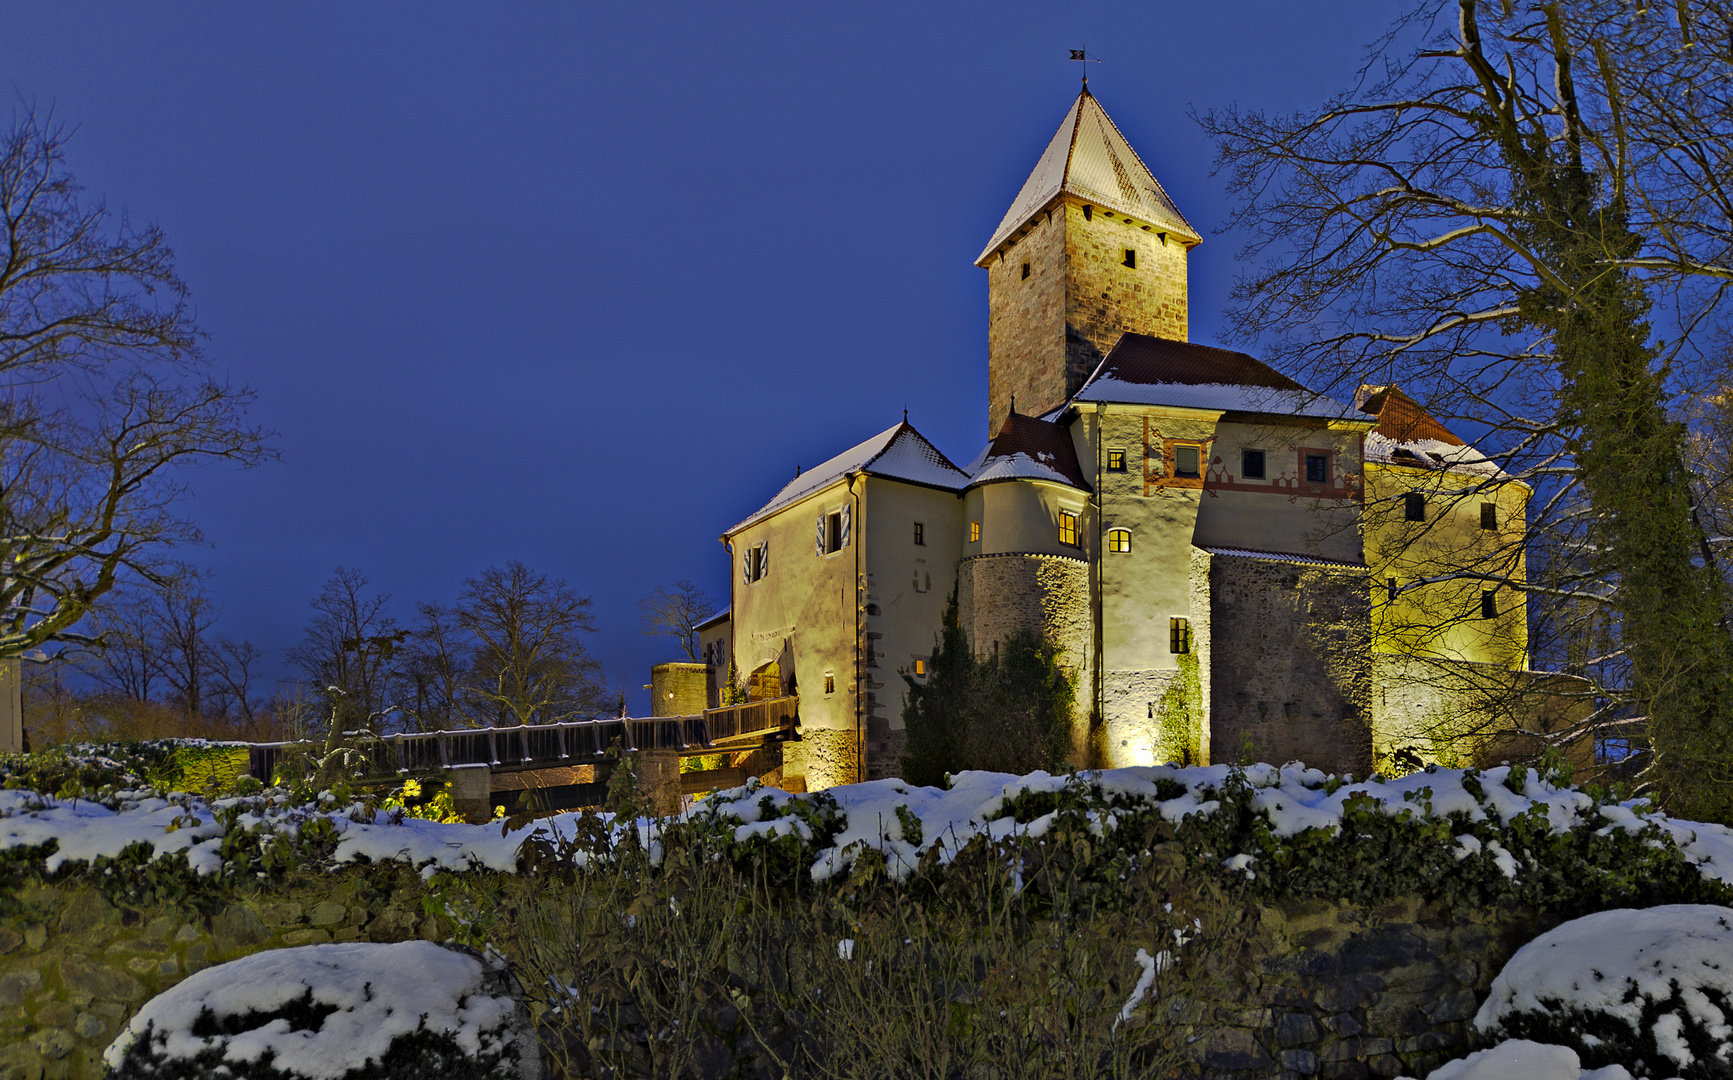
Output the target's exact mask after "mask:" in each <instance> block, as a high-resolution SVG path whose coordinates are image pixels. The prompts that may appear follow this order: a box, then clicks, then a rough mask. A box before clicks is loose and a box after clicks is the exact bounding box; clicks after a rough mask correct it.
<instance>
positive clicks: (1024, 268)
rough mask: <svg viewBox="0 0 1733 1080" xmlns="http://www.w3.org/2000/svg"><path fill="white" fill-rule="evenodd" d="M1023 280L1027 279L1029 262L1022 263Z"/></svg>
mask: <svg viewBox="0 0 1733 1080" xmlns="http://www.w3.org/2000/svg"><path fill="white" fill-rule="evenodd" d="M1023 280H1024V281H1028V280H1029V264H1028V263H1024V264H1023Z"/></svg>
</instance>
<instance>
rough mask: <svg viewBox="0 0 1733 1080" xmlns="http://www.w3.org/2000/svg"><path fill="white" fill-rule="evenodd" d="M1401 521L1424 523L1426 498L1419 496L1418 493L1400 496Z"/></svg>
mask: <svg viewBox="0 0 1733 1080" xmlns="http://www.w3.org/2000/svg"><path fill="white" fill-rule="evenodd" d="M1402 520H1404V521H1425V520H1426V496H1424V495H1422V494H1420V492H1418V491H1410V492H1409V493H1408V494H1406V495H1404V496H1402Z"/></svg>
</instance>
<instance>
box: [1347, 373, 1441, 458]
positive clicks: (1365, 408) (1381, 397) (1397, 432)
mask: <svg viewBox="0 0 1733 1080" xmlns="http://www.w3.org/2000/svg"><path fill="white" fill-rule="evenodd" d="M1360 411H1361V412H1363V413H1371V414H1372V415H1373V416H1376V417H1377V418H1378V427H1377V429H1376V430H1377V432H1378V434H1380V435H1382V436H1384V437H1385V438H1386V439H1389V440H1391V441H1393V442H1399V443H1407V442H1418V441H1420V440H1423V439H1431V440H1434V441H1437V442H1441V443H1449V444H1450V445H1451V446H1466V445H1468V444H1467V443H1464V442H1463V441H1462V440H1461V439H1459V438H1457V437H1456V435H1455V434H1454V433H1453V432H1452V431H1451V430H1450V429H1449V428H1447V427H1445V426H1444V425H1443V424H1441V423H1439V422H1438V421H1437V419H1435V418H1434V417H1433V415H1432V414H1431V413H1429V412H1427V411H1426V410H1425V409H1423V408H1421V407H1420V403H1419V402H1417V401H1415V400H1414V399H1413V398H1411V397H1409V396H1408V395H1407V394H1404V393H1403V392H1402V391H1401V390H1400V389H1398V388H1397V387H1395V386H1381V387H1377V388H1376V389H1374V390H1373V392H1372V394H1371V395H1370V396H1369V397H1367V398H1366V400H1364V401H1362V402H1361V403H1360Z"/></svg>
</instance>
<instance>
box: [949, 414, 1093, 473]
mask: <svg viewBox="0 0 1733 1080" xmlns="http://www.w3.org/2000/svg"><path fill="white" fill-rule="evenodd" d="M969 474H970V480H969V486H970V487H974V486H975V485H976V484H990V483H993V482H994V481H996V480H1046V481H1049V482H1050V483H1055V484H1066V485H1069V486H1070V487H1074V488H1078V489H1079V490H1082V491H1091V490H1093V489H1092V488H1091V487H1090V486H1089V481H1088V479H1086V478H1085V477H1084V475H1083V469H1082V468H1081V467H1080V466H1079V465H1078V463H1077V448H1076V446H1075V445H1074V444H1073V443H1072V442H1071V433H1070V432H1069V431H1067V430H1066V429H1065V428H1063V427H1061V426H1060V425H1058V424H1055V423H1052V422H1050V421H1047V420H1040V419H1037V418H1036V417H1033V416H1024V415H1023V414H1022V413H1019V412H1016V411H1013V412H1012V413H1011V414H1010V415H1009V416H1007V417H1005V423H1004V426H1002V427H1001V428H1000V429H999V434H998V435H997V436H996V437H995V438H994V439H993V441H992V442H991V443H989V444H988V445H987V449H986V450H985V451H983V452H982V454H981V456H980V458H979V459H977V460H976V461H975V463H974V464H972V465H971V466H970V467H969Z"/></svg>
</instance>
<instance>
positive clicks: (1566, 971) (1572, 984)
mask: <svg viewBox="0 0 1733 1080" xmlns="http://www.w3.org/2000/svg"><path fill="white" fill-rule="evenodd" d="M1730 1019H1733V909H1729V908H1725V907H1718V906H1713V905H1706V904H1667V905H1663V906H1661V907H1653V908H1646V909H1643V910H1629V909H1618V910H1613V911H1602V912H1598V913H1596V914H1593V915H1587V916H1584V917H1583V918H1580V919H1573V920H1572V921H1570V922H1567V923H1564V924H1563V925H1561V926H1559V927H1557V928H1555V929H1553V930H1550V931H1548V932H1547V933H1545V934H1542V935H1541V936H1540V937H1537V938H1535V939H1534V940H1533V941H1531V942H1529V943H1528V944H1527V945H1524V946H1523V947H1522V948H1521V949H1519V950H1518V951H1517V954H1516V955H1515V956H1513V957H1511V959H1510V962H1509V963H1508V964H1506V965H1505V966H1504V970H1503V971H1501V972H1499V974H1498V978H1496V979H1494V980H1493V983H1492V990H1491V993H1490V995H1489V996H1488V997H1487V1000H1486V1003H1485V1004H1484V1005H1482V1006H1481V1008H1480V1012H1479V1013H1478V1014H1477V1015H1476V1016H1475V1018H1474V1026H1475V1028H1476V1029H1477V1030H1478V1031H1480V1032H1482V1033H1483V1034H1484V1035H1486V1036H1490V1037H1492V1038H1507V1039H1508V1038H1520V1039H1534V1040H1537V1041H1540V1042H1548V1043H1555V1044H1558V1045H1560V1046H1569V1047H1571V1048H1572V1049H1574V1050H1575V1051H1576V1052H1577V1053H1578V1054H1579V1056H1580V1057H1581V1058H1582V1059H1583V1060H1584V1061H1585V1062H1588V1063H1589V1064H1600V1065H1610V1064H1623V1065H1625V1066H1627V1067H1629V1068H1631V1069H1632V1070H1633V1071H1634V1072H1636V1073H1637V1075H1639V1076H1641V1075H1669V1074H1670V1073H1674V1072H1676V1073H1678V1074H1679V1075H1681V1076H1684V1077H1686V1078H1687V1080H1695V1078H1698V1077H1702V1078H1708V1077H1725V1076H1728V1075H1730V1074H1733V1026H1730V1024H1729V1020H1730ZM1644 1062H1647V1063H1649V1065H1648V1066H1645V1065H1643V1064H1641V1063H1644Z"/></svg>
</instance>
